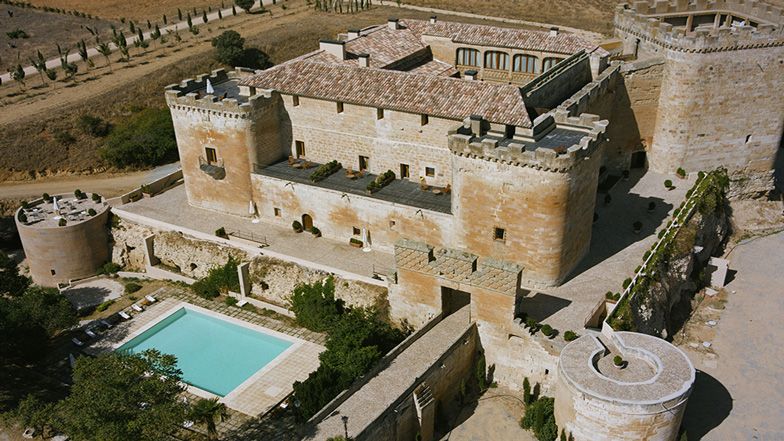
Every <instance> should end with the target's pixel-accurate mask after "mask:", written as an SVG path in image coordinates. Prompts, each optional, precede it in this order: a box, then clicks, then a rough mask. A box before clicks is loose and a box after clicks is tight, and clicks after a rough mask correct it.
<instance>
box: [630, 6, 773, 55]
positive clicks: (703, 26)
mask: <svg viewBox="0 0 784 441" xmlns="http://www.w3.org/2000/svg"><path fill="white" fill-rule="evenodd" d="M782 24H784V13H783V12H782V9H781V8H778V7H774V6H771V5H767V4H765V3H762V2H759V1H756V0H749V1H743V0H736V1H725V0H716V1H706V0H696V1H691V2H690V1H688V0H675V1H667V0H656V1H635V2H634V3H632V4H628V3H624V4H621V5H619V6H618V7H617V8H616V13H615V28H616V31H617V32H618V33H619V34H626V35H629V36H634V37H636V38H638V39H640V40H641V41H645V42H648V43H652V44H655V45H658V46H661V47H663V48H665V49H670V50H674V51H682V52H721V51H730V50H740V49H752V48H763V47H771V46H782V45H784V26H782Z"/></svg>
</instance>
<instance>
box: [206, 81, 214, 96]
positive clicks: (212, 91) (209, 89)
mask: <svg viewBox="0 0 784 441" xmlns="http://www.w3.org/2000/svg"><path fill="white" fill-rule="evenodd" d="M213 93H215V89H213V88H212V83H210V79H209V78H207V95H212V94H213Z"/></svg>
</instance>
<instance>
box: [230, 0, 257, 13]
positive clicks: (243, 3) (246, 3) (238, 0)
mask: <svg viewBox="0 0 784 441" xmlns="http://www.w3.org/2000/svg"><path fill="white" fill-rule="evenodd" d="M234 3H235V4H236V5H237V6H239V7H240V8H242V9H244V10H245V12H250V10H251V8H253V5H254V4H255V3H256V2H255V1H254V0H234Z"/></svg>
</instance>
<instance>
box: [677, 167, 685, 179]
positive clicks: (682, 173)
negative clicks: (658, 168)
mask: <svg viewBox="0 0 784 441" xmlns="http://www.w3.org/2000/svg"><path fill="white" fill-rule="evenodd" d="M675 174H676V175H677V176H678V177H679V178H681V179H686V170H684V169H682V168H680V167H678V170H676V171H675Z"/></svg>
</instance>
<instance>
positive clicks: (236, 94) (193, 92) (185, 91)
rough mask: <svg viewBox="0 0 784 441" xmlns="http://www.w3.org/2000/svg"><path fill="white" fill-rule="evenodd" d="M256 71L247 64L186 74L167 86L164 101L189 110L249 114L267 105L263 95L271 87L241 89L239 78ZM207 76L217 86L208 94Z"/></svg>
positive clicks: (232, 115)
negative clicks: (185, 77)
mask: <svg viewBox="0 0 784 441" xmlns="http://www.w3.org/2000/svg"><path fill="white" fill-rule="evenodd" d="M254 73H255V71H253V70H251V69H246V68H236V70H233V71H230V72H226V70H225V69H216V70H213V71H212V72H211V73H209V74H201V75H198V76H196V78H188V79H186V80H183V81H182V82H180V83H179V84H171V85H169V86H166V89H165V90H166V103H167V104H168V105H169V108H171V109H177V110H191V111H199V112H208V113H214V114H220V115H222V116H224V117H234V118H248V116H249V115H250V114H251V113H253V112H254V111H255V110H257V109H259V108H265V107H266V106H267V105H268V101H267V100H266V98H272V93H273V92H272V91H267V90H264V91H256V90H250V89H248V90H243V86H240V85H239V84H237V82H238V80H240V79H242V78H245V77H248V76H250V75H253V74H254ZM207 80H210V83H211V84H212V86H213V87H214V88H215V89H216V91H215V93H214V94H207V92H206V89H207Z"/></svg>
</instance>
